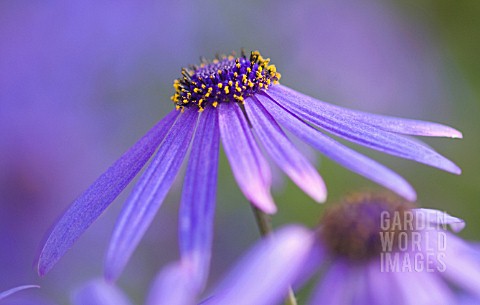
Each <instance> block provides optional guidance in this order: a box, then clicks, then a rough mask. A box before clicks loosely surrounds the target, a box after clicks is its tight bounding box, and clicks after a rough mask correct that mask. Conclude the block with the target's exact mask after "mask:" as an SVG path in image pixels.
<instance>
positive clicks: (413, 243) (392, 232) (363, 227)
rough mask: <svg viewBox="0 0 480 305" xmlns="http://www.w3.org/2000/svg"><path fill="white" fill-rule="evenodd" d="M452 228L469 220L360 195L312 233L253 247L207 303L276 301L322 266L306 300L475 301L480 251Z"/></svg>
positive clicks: (479, 294)
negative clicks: (320, 273) (308, 298)
mask: <svg viewBox="0 0 480 305" xmlns="http://www.w3.org/2000/svg"><path fill="white" fill-rule="evenodd" d="M447 226H450V228H451V229H452V230H453V231H455V232H458V231H460V230H461V229H462V228H463V227H464V226H465V224H464V222H463V221H462V220H461V219H458V218H456V217H452V216H450V215H448V214H446V213H443V212H440V211H437V210H432V209H413V208H411V207H410V206H409V204H405V203H404V202H400V201H392V200H391V199H389V198H388V197H385V196H378V195H375V196H360V197H356V198H354V199H353V200H350V201H347V202H345V203H343V204H339V205H336V206H335V207H333V208H331V209H330V210H328V211H327V212H326V213H325V215H324V218H323V221H322V224H321V226H320V227H319V229H318V230H316V231H314V232H311V231H301V230H300V229H299V228H298V227H293V228H292V227H289V228H284V229H282V230H280V233H279V234H278V235H277V236H275V237H276V238H274V239H273V240H267V241H264V242H260V246H257V247H262V245H263V247H265V245H264V244H268V247H270V248H269V249H268V250H267V251H265V250H259V249H262V248H257V249H254V250H251V252H250V254H249V255H248V257H247V258H246V259H245V261H244V262H243V263H242V265H241V266H240V267H239V268H237V269H235V270H233V271H232V272H231V273H230V275H229V277H228V278H229V279H230V281H228V282H226V283H225V284H224V285H221V286H220V287H219V288H218V289H217V290H215V291H214V292H213V294H212V297H211V298H210V299H209V300H208V301H207V302H205V303H204V304H205V305H207V304H208V305H215V304H265V305H266V304H277V303H278V302H279V301H280V300H282V298H283V297H284V296H285V295H286V291H287V290H286V287H287V286H286V285H285V284H284V283H283V282H284V281H285V282H287V283H288V282H290V283H296V284H297V285H301V284H304V283H305V282H306V280H308V278H310V277H311V276H312V275H313V274H314V273H315V272H316V271H317V270H319V269H321V270H322V278H321V279H320V280H319V282H318V284H317V285H316V286H315V287H314V288H313V291H312V296H311V297H310V300H309V302H308V304H342V305H348V304H358V305H363V304H374V305H375V304H402V305H409V304H415V305H417V304H459V299H468V300H470V301H472V302H473V300H474V301H475V304H477V303H478V302H479V301H480V259H479V257H480V256H479V254H480V252H478V249H476V248H475V247H473V246H471V245H469V244H468V243H466V242H464V241H463V240H461V239H459V238H458V237H456V236H455V235H454V234H452V233H450V232H449V231H447ZM286 236H289V237H291V236H295V239H292V238H286ZM295 242H296V244H292V243H295ZM295 247H296V248H298V249H295ZM263 249H264V248H263ZM300 251H301V252H300ZM295 252H297V253H295ZM305 252H306V253H305ZM293 253H294V254H295V257H293V256H292V255H291V254H293ZM284 256H289V257H288V259H289V260H288V263H286V262H285V260H284ZM267 270H268V271H267ZM271 276H276V278H273V279H271ZM279 279H281V282H280V281H279ZM279 287H280V288H281V289H280V290H279ZM245 298H247V300H248V302H243V303H242V301H243V300H245ZM239 300H242V301H239Z"/></svg>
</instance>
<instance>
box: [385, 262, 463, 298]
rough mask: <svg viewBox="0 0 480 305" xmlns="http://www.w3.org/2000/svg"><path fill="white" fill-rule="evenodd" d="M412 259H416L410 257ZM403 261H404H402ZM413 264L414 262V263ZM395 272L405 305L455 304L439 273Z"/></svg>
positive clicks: (419, 271)
mask: <svg viewBox="0 0 480 305" xmlns="http://www.w3.org/2000/svg"><path fill="white" fill-rule="evenodd" d="M410 259H414V258H412V257H410ZM401 261H402V260H401ZM412 263H413V262H412ZM412 269H413V270H411V271H405V272H402V271H399V272H393V273H392V276H393V278H394V279H395V283H396V286H397V287H398V289H399V290H398V295H399V298H400V299H401V300H402V303H401V304H404V305H418V304H420V305H430V304H438V305H451V304H455V302H454V296H453V294H452V292H451V290H450V288H449V287H448V286H447V285H446V283H445V282H443V281H442V279H441V277H440V276H439V275H438V273H429V272H427V271H426V270H415V269H414V267H412Z"/></svg>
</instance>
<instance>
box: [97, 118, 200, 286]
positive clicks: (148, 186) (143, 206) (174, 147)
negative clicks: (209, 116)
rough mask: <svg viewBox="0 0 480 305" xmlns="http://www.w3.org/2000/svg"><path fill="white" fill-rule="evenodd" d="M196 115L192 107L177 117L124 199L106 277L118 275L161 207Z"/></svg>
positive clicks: (114, 277)
mask: <svg viewBox="0 0 480 305" xmlns="http://www.w3.org/2000/svg"><path fill="white" fill-rule="evenodd" d="M197 118H198V112H197V111H196V110H195V109H187V110H186V111H185V112H184V113H182V114H181V115H180V116H179V117H178V119H177V121H176V122H175V124H174V125H173V126H172V128H171V129H170V131H169V132H168V134H167V136H166V137H165V140H164V141H163V142H162V144H161V145H160V147H159V149H158V152H157V154H156V155H155V157H154V158H153V160H152V163H151V164H150V165H149V167H148V168H147V170H146V171H145V173H144V174H143V175H142V177H141V178H140V181H139V182H138V184H137V185H136V186H135V188H134V189H133V192H132V194H131V195H130V197H129V198H128V200H127V201H126V202H125V205H124V208H123V211H122V212H121V214H120V218H119V220H118V221H117V224H116V227H115V230H114V232H113V236H112V240H111V242H110V247H109V249H108V252H107V258H106V266H105V276H106V278H107V279H109V280H115V279H116V278H117V277H118V276H119V275H120V273H121V271H122V270H123V268H124V266H125V265H126V263H127V261H128V259H129V258H130V256H131V255H132V253H133V251H134V250H135V248H136V247H137V245H138V243H139V242H140V239H141V238H142V236H143V234H144V233H145V231H146V230H147V228H148V226H149V225H150V223H151V222H152V220H153V218H154V216H155V214H156V213H157V211H158V209H159V208H160V205H161V204H162V202H163V199H165V196H166V194H167V192H168V190H169V189H170V187H171V185H172V183H173V181H174V180H175V176H176V175H177V172H178V170H179V169H180V166H181V165H182V161H183V159H184V157H185V154H186V153H187V150H188V147H189V144H190V141H191V139H192V135H193V132H194V130H195V124H196V122H197Z"/></svg>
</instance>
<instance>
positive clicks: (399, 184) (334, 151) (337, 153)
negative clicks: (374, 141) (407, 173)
mask: <svg viewBox="0 0 480 305" xmlns="http://www.w3.org/2000/svg"><path fill="white" fill-rule="evenodd" d="M256 98H258V100H259V101H260V102H261V103H262V104H263V106H264V107H265V108H266V109H268V112H269V113H270V114H271V115H272V116H273V117H274V118H275V120H276V121H277V122H279V123H280V124H281V125H283V126H284V127H285V128H286V129H288V130H290V132H292V133H293V134H295V135H296V136H297V137H299V138H300V139H302V140H303V141H305V142H307V143H309V144H310V145H312V146H313V147H315V148H316V149H318V150H319V151H320V152H322V153H323V154H324V155H326V156H327V157H329V158H330V159H332V160H335V161H336V162H338V163H339V164H340V165H343V166H345V167H346V168H348V169H350V170H351V171H353V172H356V173H358V174H360V175H362V176H364V177H366V178H368V179H371V180H372V181H375V182H377V183H378V184H380V185H383V186H385V187H387V188H389V189H391V190H392V191H394V192H396V193H397V194H399V195H401V196H403V197H405V198H406V199H408V200H410V201H414V200H415V199H416V194H415V191H414V190H413V188H412V187H411V186H410V184H408V182H407V181H405V179H403V178H402V177H400V176H399V175H398V174H396V173H395V172H393V171H391V170H390V169H388V168H386V167H385V166H383V165H381V164H379V163H378V162H376V161H374V160H372V159H370V158H368V157H366V156H364V155H362V154H360V153H358V152H356V151H354V150H352V149H350V148H348V147H346V146H345V145H342V144H340V143H339V142H337V141H335V140H333V139H332V138H330V137H327V136H326V135H324V134H323V133H321V132H320V131H318V130H316V129H314V128H313V127H311V126H309V125H307V124H306V123H305V122H303V121H302V120H301V119H300V118H299V117H297V116H296V115H294V114H293V113H291V112H290V111H288V110H286V109H285V108H283V107H282V106H280V105H279V104H278V103H276V102H274V101H273V100H271V99H270V98H268V97H266V96H263V95H261V94H258V95H257V96H256Z"/></svg>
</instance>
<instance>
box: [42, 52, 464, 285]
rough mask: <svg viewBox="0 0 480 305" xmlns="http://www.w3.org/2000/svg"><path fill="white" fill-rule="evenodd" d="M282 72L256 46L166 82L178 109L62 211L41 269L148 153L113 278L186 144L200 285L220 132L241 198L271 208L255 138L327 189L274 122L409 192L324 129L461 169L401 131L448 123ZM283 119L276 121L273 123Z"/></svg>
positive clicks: (296, 174)
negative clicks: (331, 92) (329, 96)
mask: <svg viewBox="0 0 480 305" xmlns="http://www.w3.org/2000/svg"><path fill="white" fill-rule="evenodd" d="M279 79H280V74H279V73H278V72H277V71H276V68H275V66H274V65H271V64H270V60H269V59H266V58H264V57H262V56H261V55H260V53H259V52H258V51H255V52H251V54H250V55H249V56H247V55H246V54H245V53H244V52H243V51H242V53H241V55H240V56H238V57H236V56H235V55H231V56H217V58H216V59H214V60H212V61H207V60H206V59H202V62H201V64H200V66H191V67H189V68H186V69H183V70H182V77H181V78H179V79H178V80H176V81H175V82H174V88H175V94H174V95H173V97H172V100H173V102H174V104H175V107H176V109H175V110H173V111H172V112H170V113H169V114H168V115H167V116H166V117H165V118H164V119H162V120H161V121H160V122H159V123H158V124H157V125H155V126H154V127H153V128H152V129H151V130H150V131H149V132H148V133H147V134H146V135H145V136H144V137H143V138H141V139H140V140H139V141H138V142H137V143H136V144H135V145H134V146H132V147H131V148H130V149H129V150H128V151H127V152H126V153H125V154H124V155H123V156H122V157H121V158H120V159H119V160H117V161H116V162H115V163H114V164H113V165H112V166H111V167H110V168H109V169H108V170H107V171H106V172H105V173H104V174H102V175H101V176H100V177H99V178H98V179H97V180H96V181H95V182H94V183H93V184H92V185H91V186H90V188H89V189H87V190H86V191H85V192H84V193H83V194H82V195H80V197H78V198H77V199H76V200H75V201H74V202H73V204H72V205H71V207H70V208H69V209H68V210H67V211H66V213H65V214H64V215H63V217H62V218H61V219H60V221H59V222H58V223H57V225H56V226H55V227H54V229H53V231H52V232H51V234H50V236H49V237H48V239H47V241H46V243H45V245H44V247H43V250H42V252H41V254H40V258H39V273H40V274H41V275H44V274H45V273H47V272H48V271H49V270H50V269H51V268H52V267H53V265H54V264H55V263H56V262H57V261H58V260H59V259H60V257H61V256H62V255H64V253H65V252H66V251H67V250H68V249H69V248H70V247H71V246H72V245H73V243H74V242H75V241H76V240H77V239H78V238H79V236H80V235H81V234H82V233H83V232H84V231H85V230H86V229H87V228H88V227H89V226H90V225H91V224H92V222H93V221H94V220H95V219H96V218H97V217H98V216H99V215H100V214H101V213H102V212H103V211H104V210H105V208H106V207H107V206H108V205H109V204H110V203H111V202H112V201H113V200H114V199H115V198H116V197H117V196H118V195H119V194H120V192H121V191H122V190H123V189H124V188H125V187H126V186H127V185H128V184H129V183H130V181H131V180H132V179H133V178H134V177H135V176H136V175H137V174H138V172H139V171H140V170H141V169H142V167H143V166H144V165H145V164H146V163H147V161H148V160H149V159H150V157H151V156H152V155H154V154H155V152H156V154H155V156H154V157H153V159H152V161H151V163H150V165H149V166H148V167H147V169H146V170H145V172H144V174H143V175H142V176H141V178H140V180H139V182H138V184H137V185H136V186H135V188H134V189H133V192H132V194H131V195H130V197H129V198H128V199H127V202H126V203H125V206H124V209H123V211H122V213H121V215H120V218H119V220H118V223H117V225H116V228H115V230H114V233H113V237H112V240H111V243H110V247H109V249H108V253H107V258H106V267H105V269H106V270H105V273H106V277H107V278H108V279H112V280H113V279H116V278H117V277H118V276H119V274H120V273H121V271H122V269H123V268H124V266H125V265H126V263H127V261H128V259H129V257H130V256H131V254H132V253H133V251H134V249H135V248H136V246H137V245H138V243H139V242H140V239H141V238H142V236H143V234H144V233H145V231H146V230H147V228H148V226H149V225H150V223H151V221H152V220H153V218H154V216H155V214H156V212H157V210H158V209H159V207H160V205H161V204H162V202H163V200H164V198H165V196H166V194H167V192H168V190H169V189H170V187H171V185H172V183H173V181H174V179H175V177H176V175H177V173H178V171H179V169H180V166H181V164H182V162H183V159H184V158H185V156H186V154H187V151H188V150H189V147H190V146H191V149H190V158H189V160H188V165H187V172H186V176H185V181H184V188H183V194H182V199H181V206H180V212H179V213H180V215H179V217H180V220H179V231H180V252H181V256H182V258H188V259H189V260H190V261H192V262H194V265H196V266H197V268H198V272H196V273H195V274H197V275H198V282H199V286H202V285H203V284H204V282H205V279H206V276H207V270H208V267H209V262H210V251H211V250H210V249H211V244H212V238H213V237H212V236H213V233H212V231H213V215H214V206H215V193H216V184H217V167H218V154H219V146H220V139H221V140H222V143H223V147H224V150H225V153H226V155H227V158H228V160H229V162H230V166H231V168H232V171H233V175H234V177H235V179H236V181H237V183H238V185H239V187H240V189H241V190H242V192H243V193H244V195H245V196H246V197H247V199H248V200H249V201H250V202H251V203H252V204H253V205H255V206H256V207H258V208H259V209H260V210H262V211H263V212H266V213H274V212H275V211H276V207H275V204H274V202H273V199H272V196H271V194H270V184H271V174H270V169H269V165H268V163H267V161H266V159H265V157H264V156H263V155H262V152H261V149H260V146H259V144H261V146H263V148H264V150H265V151H266V152H267V154H268V155H269V156H270V157H271V159H272V160H273V161H274V162H275V163H277V164H278V166H279V167H280V168H281V169H282V170H283V171H284V172H285V173H286V174H287V175H288V176H289V177H290V178H291V179H292V180H293V181H294V182H295V183H296V184H297V185H298V186H299V187H300V188H301V189H302V190H304V191H305V193H307V194H308V195H310V196H311V197H312V198H313V199H314V200H315V201H318V202H322V201H324V200H325V198H326V188H325V185H324V182H323V180H322V179H321V177H320V176H319V174H318V172H317V171H316V169H315V168H314V166H312V165H311V164H310V163H309V162H308V160H307V159H306V158H305V157H304V156H303V155H302V154H301V153H300V152H299V151H298V149H297V148H296V147H295V146H294V145H293V144H292V142H291V141H290V139H289V138H288V137H287V136H286V135H285V133H284V131H283V129H282V127H284V128H285V129H286V130H288V131H290V132H291V133H292V134H294V135H295V136H297V137H299V138H300V139H301V140H303V141H305V142H307V143H308V144H310V145H312V146H313V147H314V148H316V149H317V150H319V151H320V152H322V153H323V154H325V155H326V156H327V157H329V158H331V159H333V160H335V161H337V162H338V163H339V164H341V165H342V166H345V167H346V168H348V169H350V170H352V171H353V172H356V173H358V174H360V175H363V176H365V177H366V178H368V179H371V180H373V181H375V182H377V183H378V184H380V185H383V186H385V187H387V188H389V189H391V190H393V191H394V192H396V193H398V194H400V195H401V196H403V197H405V198H407V199H409V200H413V199H415V196H416V195H415V191H414V190H413V188H412V187H411V186H410V185H409V184H408V183H407V182H406V181H405V180H404V179H403V178H402V177H400V176H399V175H397V174H396V173H394V172H393V171H391V170H389V169H388V168H386V167H384V166H383V165H381V164H379V163H377V162H375V161H373V160H371V159H369V158H368V157H366V156H364V155H361V154H359V153H357V152H356V151H354V150H352V149H350V148H348V147H346V146H344V145H342V144H340V143H339V142H337V141H335V140H333V139H332V138H330V137H328V136H326V135H325V134H324V133H322V132H321V131H320V130H319V129H317V128H316V127H320V128H322V129H324V130H326V131H328V132H330V133H332V134H334V135H337V136H340V137H343V138H345V139H347V140H350V141H352V142H355V143H358V144H361V145H364V146H366V147H370V148H373V149H376V150H379V151H382V152H385V153H389V154H392V155H395V156H399V157H403V158H407V159H411V160H414V161H417V162H420V163H424V164H427V165H430V166H433V167H437V168H440V169H442V170H445V171H448V172H452V173H456V174H459V173H460V169H459V168H458V167H457V166H456V165H455V164H454V163H452V162H451V161H449V160H448V159H446V158H445V157H443V156H441V155H440V154H438V153H437V152H435V151H434V150H433V149H431V148H429V147H428V146H426V145H423V144H421V143H420V142H419V141H417V140H413V139H411V138H409V137H405V136H403V135H401V134H408V135H423V136H445V137H454V138H455V137H456V138H459V137H461V133H460V132H458V131H457V130H455V129H453V128H450V127H448V126H444V125H440V124H436V123H429V122H422V121H414V120H405V119H398V118H393V117H386V116H379V115H371V114H367V113H363V112H359V111H352V110H347V109H343V108H340V107H337V106H333V105H330V104H327V103H324V102H321V101H318V100H316V99H313V98H311V97H308V96H305V95H303V94H300V93H298V92H296V91H294V90H292V89H289V88H287V87H285V86H282V85H280V84H279V83H278V81H279ZM280 126H282V127H280Z"/></svg>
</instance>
